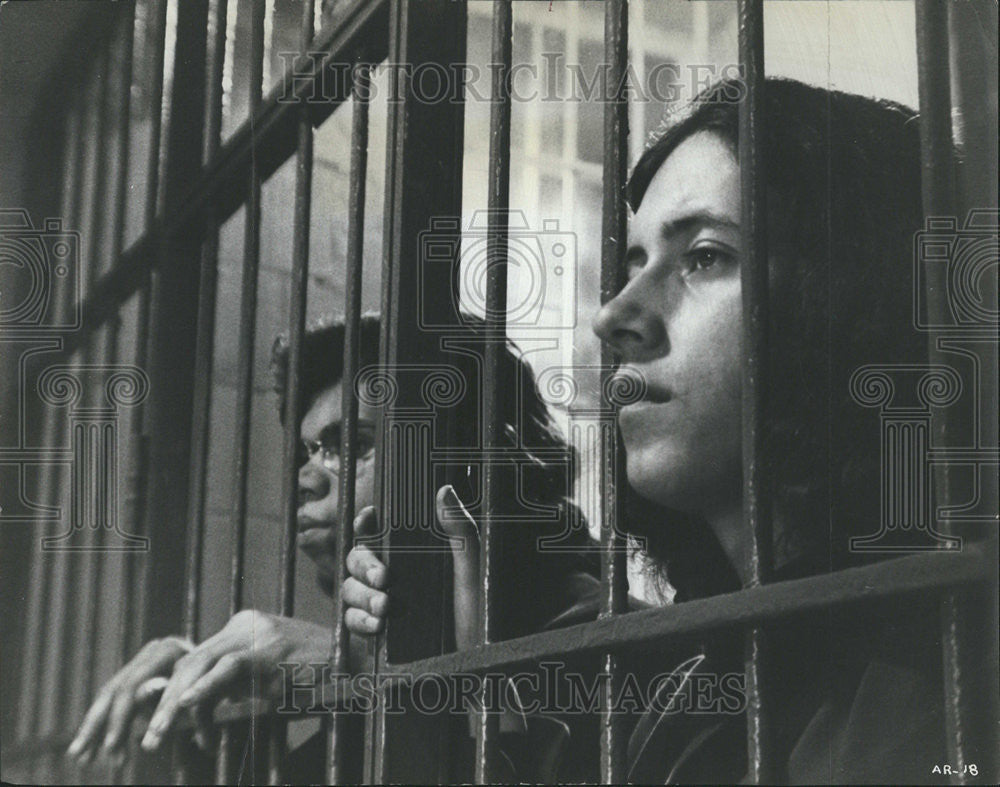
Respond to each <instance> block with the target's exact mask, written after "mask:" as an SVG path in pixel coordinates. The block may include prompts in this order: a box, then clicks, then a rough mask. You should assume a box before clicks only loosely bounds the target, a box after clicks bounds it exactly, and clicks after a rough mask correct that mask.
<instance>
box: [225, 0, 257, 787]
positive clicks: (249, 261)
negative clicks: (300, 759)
mask: <svg viewBox="0 0 1000 787" xmlns="http://www.w3.org/2000/svg"><path fill="white" fill-rule="evenodd" d="M251 8H252V14H251V20H250V79H249V100H248V103H249V106H250V118H251V119H253V118H254V117H256V115H257V113H258V112H259V110H260V104H261V95H262V90H263V80H264V15H265V11H266V7H265V2H264V0H253V5H252V6H251ZM251 144H252V145H253V144H254V143H253V141H251ZM258 144H259V143H258ZM254 150H256V147H255V148H254ZM249 164H250V166H249V178H248V188H247V202H246V215H245V223H244V225H243V281H242V287H241V291H240V328H239V350H238V352H239V358H238V363H237V372H236V387H237V394H236V450H235V454H234V461H233V482H234V485H235V486H234V494H233V507H232V516H231V527H232V533H233V544H232V556H231V563H230V575H229V582H230V585H229V614H230V615H235V614H236V613H237V612H239V611H240V610H241V609H242V608H243V573H244V565H245V561H246V530H247V506H248V499H247V493H248V490H249V482H250V477H249V474H250V419H251V417H252V415H253V371H254V368H253V367H254V344H255V341H254V340H255V338H256V331H257V279H258V274H259V270H260V218H261V205H260V197H261V173H260V170H259V169H258V166H257V157H256V155H251V156H250V162H249ZM252 721H253V720H251V722H252ZM232 733H233V730H231V729H229V728H225V729H223V730H222V737H221V741H220V744H219V751H218V758H217V761H216V779H217V780H218V781H219V782H222V783H225V782H227V781H228V780H229V779H230V778H231V776H230V771H231V765H232V762H233V759H232V754H233V748H234V741H233V734H232ZM256 735H257V729H256V726H255V725H253V724H251V729H250V736H251V744H250V745H251V755H250V757H251V761H252V760H253V754H252V751H253V746H254V741H255V740H256Z"/></svg>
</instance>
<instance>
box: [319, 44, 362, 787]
mask: <svg viewBox="0 0 1000 787" xmlns="http://www.w3.org/2000/svg"><path fill="white" fill-rule="evenodd" d="M370 79H371V66H370V65H369V64H367V63H358V64H356V65H355V66H354V73H353V83H354V84H353V94H352V96H353V101H352V111H353V113H354V114H353V116H352V118H351V172H350V185H349V187H348V208H347V210H348V218H347V287H346V292H345V296H344V367H343V368H344V374H343V377H342V378H341V380H342V383H341V433H340V456H341V468H340V489H339V494H340V497H339V502H340V511H339V522H340V529H339V530H338V531H337V569H336V580H335V584H334V588H335V591H334V592H335V596H334V602H335V603H334V607H333V653H332V655H331V668H332V670H331V671H332V673H333V675H334V676H339V675H345V674H347V671H348V668H349V664H348V660H347V656H348V645H349V636H348V631H347V628H346V626H345V625H344V614H343V612H344V609H343V606H344V605H343V599H342V596H341V593H342V591H343V587H344V579H345V578H346V577H347V553H348V552H349V551H350V549H351V546H352V544H353V541H354V529H353V523H354V513H355V512H354V508H355V496H354V493H355V489H354V484H355V480H356V478H357V464H356V462H357V443H358V400H357V397H356V396H355V394H354V380H355V379H357V376H358V371H359V369H358V366H359V365H360V362H361V360H360V359H361V335H360V327H359V326H360V323H361V281H362V280H361V274H362V270H363V265H364V237H365V236H364V230H365V185H366V184H365V177H366V174H367V171H368V92H369V91H368V85H369V80H370ZM346 721H347V717H346V714H345V713H341V712H338V711H336V710H334V712H333V716H332V718H331V719H330V724H329V725H328V735H329V737H328V740H327V781H328V782H329V783H330V784H344V783H346V770H347V765H346V759H347V756H348V751H347V750H346V747H345V743H346V740H345V736H346Z"/></svg>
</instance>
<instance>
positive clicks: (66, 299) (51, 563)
mask: <svg viewBox="0 0 1000 787" xmlns="http://www.w3.org/2000/svg"><path fill="white" fill-rule="evenodd" d="M82 98H83V94H82V91H81V92H78V93H77V94H76V103H75V106H74V108H73V113H74V116H75V119H76V123H75V126H76V132H75V133H74V135H73V138H74V142H75V144H74V145H73V153H74V157H73V163H72V167H71V168H70V170H69V171H70V172H71V175H70V179H69V183H68V189H67V190H68V192H69V200H68V201H69V203H70V205H69V209H68V210H67V211H66V213H67V217H68V224H69V227H70V228H74V227H79V226H80V217H81V216H82V212H83V211H82V207H81V205H82V202H83V194H82V192H83V172H84V166H85V162H86V149H87V144H86V139H87V135H86V134H84V133H82V132H81V129H82V128H83V127H84V126H85V125H86V112H85V110H84V107H83V101H82ZM74 295H75V293H73V291H72V289H71V288H70V286H69V283H68V282H67V281H66V280H60V279H57V280H56V290H55V293H54V297H55V298H57V303H58V309H59V313H58V314H59V321H58V322H57V324H59V325H65V324H66V323H67V318H68V316H69V315H70V314H71V313H72V308H73V297H74ZM65 434H66V425H65V420H64V419H61V418H58V417H57V414H56V407H55V405H46V407H45V423H44V426H43V432H42V442H41V443H40V444H41V445H43V446H47V445H48V446H51V445H59V444H61V443H62V441H63V440H64V438H65ZM43 470H44V472H43V475H42V478H41V481H40V483H41V485H42V490H43V494H42V499H43V500H45V499H48V500H49V501H50V502H51V504H52V505H53V507H55V506H58V504H59V502H60V493H61V490H62V489H63V488H64V487H63V486H62V483H61V476H63V475H64V473H63V470H62V468H59V467H57V466H54V465H52V464H46V465H45V467H44V468H43ZM61 526H62V523H60V522H53V523H51V524H50V526H48V527H46V528H44V531H43V532H45V533H46V535H50V536H56V535H58V533H59V530H60V529H61ZM38 555H39V557H38V561H39V566H40V569H41V577H40V579H39V585H38V588H39V594H40V597H39V602H38V615H39V622H38V627H37V628H36V630H35V631H36V637H35V638H34V639H35V643H34V644H35V647H34V652H35V653H37V654H39V655H38V657H37V661H38V662H39V663H42V664H46V663H47V661H48V659H47V655H48V652H49V650H50V644H51V643H50V641H49V638H48V636H49V632H50V629H51V628H53V627H54V625H55V617H54V611H53V605H54V603H55V602H54V600H53V584H54V576H55V575H56V573H57V571H61V569H62V568H63V566H62V562H63V560H65V557H66V556H65V554H63V553H60V552H44V551H42V550H41V549H40V550H39V552H38ZM23 687H24V689H25V690H26V691H28V692H30V691H31V689H34V688H37V689H38V694H37V695H35V696H32V697H31V699H30V700H28V701H27V702H26V703H25V704H24V707H26V708H28V709H29V713H30V720H29V724H28V739H29V740H37V739H38V738H40V737H42V735H43V727H42V723H43V719H42V713H41V711H42V707H43V705H44V702H43V700H42V698H41V697H40V696H38V695H40V694H41V684H40V682H39V681H35V680H27V679H26V680H25V681H24V682H23ZM40 764H41V760H40V761H39V765H40ZM32 776H33V778H34V777H37V778H41V777H43V776H44V772H41V771H35V772H34V773H33V774H32Z"/></svg>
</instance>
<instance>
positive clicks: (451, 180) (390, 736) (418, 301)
mask: <svg viewBox="0 0 1000 787" xmlns="http://www.w3.org/2000/svg"><path fill="white" fill-rule="evenodd" d="M466 29H467V17H466V7H465V4H464V3H454V2H447V1H446V0H421V2H415V1H414V0H392V2H391V3H390V36H389V68H390V73H389V83H390V93H391V96H392V98H391V100H390V101H389V120H388V125H387V134H386V196H385V205H386V209H385V231H384V233H383V239H384V240H383V271H382V303H383V310H382V318H383V322H382V334H381V346H380V362H381V365H382V366H383V368H385V369H387V370H388V372H389V373H390V374H391V373H392V371H393V370H394V369H395V368H397V365H398V364H400V363H404V364H409V365H411V366H412V365H413V364H420V365H425V368H431V367H432V366H433V365H434V364H437V363H440V362H441V361H442V360H443V358H444V353H442V351H441V347H440V341H439V339H440V332H439V331H437V330H428V329H426V328H421V326H422V325H424V326H426V325H428V324H431V325H440V326H445V327H447V326H454V325H455V324H456V323H457V321H458V314H457V310H456V305H457V304H456V303H455V302H454V299H453V297H452V290H453V283H454V274H455V267H456V266H457V265H458V262H459V260H458V240H459V226H458V225H459V220H460V219H459V217H460V216H461V212H462V208H461V206H462V141H463V121H464V114H465V113H464V109H465V108H464V104H463V96H462V95H461V92H460V90H459V86H458V85H452V88H453V90H452V93H451V94H450V95H449V96H448V97H447V98H445V99H444V100H440V101H427V100H424V99H423V98H422V97H421V95H420V94H419V89H418V88H417V87H416V86H415V85H414V84H413V82H412V81H411V80H412V79H413V68H414V66H416V65H423V64H425V63H437V64H442V65H444V71H445V73H449V65H448V64H452V63H463V62H464V61H465V47H466ZM451 73H453V72H451ZM428 232H434V236H435V237H434V240H435V244H436V243H437V242H438V241H441V242H443V243H448V244H450V245H452V246H453V248H454V249H455V256H454V259H453V260H451V264H443V265H442V264H440V262H437V263H435V264H433V265H431V264H425V262H426V260H423V259H421V257H422V255H421V254H420V249H421V248H422V244H423V243H424V242H425V240H426V233H428ZM421 320H423V321H424V322H423V323H422V322H421ZM412 382H417V383H418V384H411V382H408V384H406V385H400V386H399V390H398V396H397V397H396V399H395V401H394V403H391V404H388V405H387V406H386V407H385V408H384V409H383V415H382V417H381V418H380V419H379V421H380V423H379V428H378V434H377V444H378V447H377V449H376V484H377V488H376V499H377V500H378V501H379V508H380V510H379V515H380V517H381V528H382V531H383V533H384V537H383V543H384V544H385V545H386V546H387V548H388V551H387V552H386V553H385V556H384V557H385V559H386V561H387V563H390V564H391V569H392V572H393V574H394V582H395V584H396V587H397V588H401V587H405V588H406V592H407V601H408V604H407V614H406V615H405V616H398V617H396V618H395V619H391V620H389V622H388V625H387V628H386V633H385V637H384V638H381V641H380V642H378V643H377V646H376V657H375V667H376V675H375V679H376V681H378V679H379V678H378V675H379V674H380V673H381V672H382V671H383V670H384V668H385V666H386V664H387V663H388V662H389V660H393V661H396V662H402V661H408V660H412V659H415V658H421V657H422V656H427V655H431V654H434V653H440V651H441V648H442V636H443V627H442V620H441V614H440V611H441V600H442V595H441V594H442V592H443V589H444V584H445V582H444V569H445V560H444V557H445V556H444V553H443V552H441V551H440V548H441V547H442V546H443V545H442V544H441V542H440V541H439V540H438V539H437V538H436V537H434V536H433V535H432V534H430V533H429V532H428V531H427V529H426V528H412V527H411V526H409V525H410V524H412V522H413V517H414V516H415V515H416V516H420V517H432V516H434V511H433V500H432V497H431V496H430V495H427V494H425V492H426V491H427V490H424V489H414V488H412V487H409V488H405V489H404V487H403V484H404V483H409V484H413V483H414V481H415V478H407V477H406V476H407V474H404V473H399V472H398V471H396V472H392V471H394V470H395V468H397V467H398V462H397V460H396V459H394V458H393V457H390V456H389V455H388V454H387V452H388V451H389V450H395V449H397V448H399V449H400V450H403V446H402V444H401V442H400V441H399V440H397V439H396V437H397V436H398V435H399V431H397V427H398V430H404V429H407V428H408V424H407V423H406V418H407V416H406V410H407V409H409V408H426V407H427V403H426V402H425V400H424V397H423V396H422V395H421V393H420V385H419V381H412ZM399 461H402V457H401V455H400V457H399ZM404 491H405V492H407V493H412V494H413V495H414V496H415V497H416V499H419V500H421V501H423V502H424V503H427V504H428V505H427V506H426V510H421V511H419V512H414V510H413V509H412V506H411V507H410V510H406V511H404V510H401V508H400V507H399V505H398V504H397V502H396V501H397V500H398V499H399V498H400V494H401V493H403V492H404ZM427 547H432V548H434V549H436V550H437V551H435V552H432V553H430V554H426V553H425V554H419V553H417V552H415V551H414V549H415V548H416V549H420V548H424V549H426V548H427ZM384 710H385V709H384V704H383V703H382V702H380V703H379V705H378V707H377V709H376V712H375V713H373V714H372V715H371V716H370V719H371V721H370V723H369V725H368V728H367V731H368V739H367V746H366V748H367V749H368V750H369V751H370V753H371V756H370V757H369V758H368V759H367V760H366V764H365V779H366V781H374V782H385V781H399V780H403V779H406V780H413V781H431V782H439V781H443V780H445V777H444V775H443V774H444V773H446V770H445V764H444V763H442V762H441V761H440V760H439V758H438V757H437V756H436V755H437V752H438V751H439V747H440V743H441V736H442V735H446V734H447V730H446V728H445V721H446V720H444V719H438V718H434V717H428V716H426V715H422V714H419V713H415V712H410V713H403V714H398V715H397V714H393V715H392V716H391V717H387V715H386V714H385V713H384Z"/></svg>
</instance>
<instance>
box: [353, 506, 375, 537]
mask: <svg viewBox="0 0 1000 787" xmlns="http://www.w3.org/2000/svg"><path fill="white" fill-rule="evenodd" d="M375 535H378V516H376V514H375V506H365V507H364V508H362V509H361V510H360V511H359V512H358V515H357V516H356V517H354V536H355V537H356V538H357V537H359V536H360V537H364V536H369V537H370V536H375Z"/></svg>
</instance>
